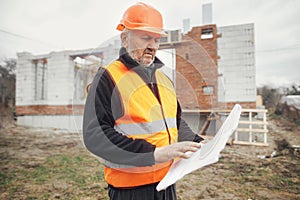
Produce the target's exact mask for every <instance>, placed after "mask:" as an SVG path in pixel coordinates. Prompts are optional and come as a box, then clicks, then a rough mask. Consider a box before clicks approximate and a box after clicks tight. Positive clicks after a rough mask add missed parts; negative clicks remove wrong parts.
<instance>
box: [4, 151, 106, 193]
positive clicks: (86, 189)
mask: <svg viewBox="0 0 300 200" xmlns="http://www.w3.org/2000/svg"><path fill="white" fill-rule="evenodd" d="M30 162H38V163H39V164H37V165H34V167H31V166H30ZM17 163H18V164H17ZM10 166H14V168H13V167H12V168H5V170H4V171H3V170H2V172H0V193H3V192H5V198H6V199H49V198H50V199H51V198H54V197H53V195H55V194H59V198H63V199H80V198H83V197H87V196H93V195H94V196H95V194H98V196H99V195H100V196H101V197H103V198H104V199H105V196H107V195H106V193H107V192H106V190H105V186H106V185H105V181H104V180H103V175H102V170H101V169H102V166H101V164H100V162H98V161H97V160H96V159H95V158H94V157H92V156H90V155H88V154H80V155H75V156H74V155H68V154H61V155H57V156H48V157H46V158H45V159H44V160H43V161H42V162H41V161H35V160H23V161H22V162H21V163H20V162H15V161H11V162H10ZM101 184H102V185H101ZM93 185H94V186H93ZM95 185H96V186H95ZM91 186H93V187H91ZM20 194H22V195H21V196H20Z"/></svg>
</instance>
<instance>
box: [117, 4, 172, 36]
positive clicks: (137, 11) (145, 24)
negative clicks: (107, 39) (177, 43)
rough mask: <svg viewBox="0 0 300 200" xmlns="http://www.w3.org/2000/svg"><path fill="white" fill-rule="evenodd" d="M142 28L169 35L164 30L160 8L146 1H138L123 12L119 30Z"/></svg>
mask: <svg viewBox="0 0 300 200" xmlns="http://www.w3.org/2000/svg"><path fill="white" fill-rule="evenodd" d="M124 28H126V29H129V30H142V31H147V32H151V33H157V34H160V35H161V36H167V34H166V33H165V32H164V31H163V19H162V16H161V14H160V12H159V11H158V10H156V9H155V8H153V7H152V6H149V5H147V4H145V3H141V2H139V3H136V4H135V5H133V6H131V7H129V8H128V9H127V10H126V11H125V13H124V14H123V18H122V20H121V21H120V24H119V25H118V26H117V30H119V31H123V30H124Z"/></svg>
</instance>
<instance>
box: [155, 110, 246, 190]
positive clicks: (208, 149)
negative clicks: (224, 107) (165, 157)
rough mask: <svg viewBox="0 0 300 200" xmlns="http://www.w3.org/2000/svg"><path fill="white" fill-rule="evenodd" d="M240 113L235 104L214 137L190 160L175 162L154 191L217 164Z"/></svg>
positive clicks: (236, 124)
mask: <svg viewBox="0 0 300 200" xmlns="http://www.w3.org/2000/svg"><path fill="white" fill-rule="evenodd" d="M241 111H242V107H241V106H240V105H238V104H236V105H235V106H234V107H233V109H232V111H231V112H230V114H229V115H228V117H227V118H226V120H225V122H224V123H223V125H222V126H221V128H220V129H219V131H218V132H217V134H216V135H215V137H214V138H213V139H212V140H210V141H209V142H207V143H205V144H203V145H202V147H201V148H200V149H199V150H198V151H196V152H194V153H193V154H192V155H191V157H190V158H188V159H179V160H177V161H175V162H174V163H173V164H172V166H171V167H170V169H169V171H168V173H167V174H166V176H165V177H164V178H163V180H161V182H160V183H159V184H158V185H157V187H156V190H157V191H160V190H164V189H166V188H167V187H168V186H170V185H172V184H174V183H175V182H176V181H177V180H179V179H181V178H182V177H183V176H185V175H186V174H188V173H191V172H192V171H195V170H196V169H199V168H201V167H204V166H207V165H210V164H213V163H215V162H217V161H218V160H219V156H220V152H221V151H222V150H223V149H224V148H225V145H226V142H227V141H228V139H229V137H230V136H231V134H232V133H233V132H234V130H235V129H236V128H237V126H238V123H239V119H240V115H241Z"/></svg>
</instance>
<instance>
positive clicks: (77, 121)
mask: <svg viewBox="0 0 300 200" xmlns="http://www.w3.org/2000/svg"><path fill="white" fill-rule="evenodd" d="M82 119H83V118H82V116H81V115H26V116H19V117H18V124H19V125H21V126H31V127H36V128H57V129H66V130H68V131H73V132H81V131H82Z"/></svg>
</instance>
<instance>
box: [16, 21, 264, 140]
mask: <svg viewBox="0 0 300 200" xmlns="http://www.w3.org/2000/svg"><path fill="white" fill-rule="evenodd" d="M254 44H255V42H254V24H243V25H234V26H226V27H217V26H216V25H215V24H209V25H203V26H198V27H193V28H192V29H191V30H189V31H187V32H186V33H182V31H181V30H173V31H168V36H167V37H165V38H161V45H160V50H161V51H160V53H158V56H159V55H162V58H161V60H163V61H165V60H166V62H167V63H168V65H166V67H165V68H164V69H163V70H165V72H166V74H167V75H168V76H169V77H170V78H171V79H172V81H173V82H174V85H175V88H176V92H177V94H178V99H179V101H180V103H181V106H182V109H183V111H184V118H185V119H186V120H187V121H189V124H190V125H191V127H192V129H193V130H194V131H195V132H200V133H205V132H209V129H210V130H211V131H212V132H215V130H216V129H217V128H218V124H217V121H216V120H214V122H215V123H214V124H213V125H212V123H206V122H207V119H215V118H212V117H211V113H216V112H215V111H216V110H219V111H221V110H223V111H225V110H230V109H231V108H232V107H233V105H234V104H236V103H239V104H240V105H241V106H242V107H243V108H244V109H254V108H256V85H255V47H254ZM119 48H120V41H119V40H118V39H116V40H114V41H113V42H112V43H110V44H107V45H106V46H104V47H101V48H95V49H87V50H75V51H61V52H51V53H49V54H45V55H32V54H31V53H28V52H22V53H18V55H17V56H18V62H17V76H16V77H17V78H16V80H17V81H16V114H17V116H18V119H17V121H18V124H19V125H26V126H36V127H53V128H63V129H68V130H73V131H74V130H81V124H82V111H83V107H84V101H85V97H86V86H87V84H89V83H90V82H91V81H92V78H93V75H94V74H95V73H96V71H97V69H98V68H99V67H100V66H103V65H106V64H108V63H109V62H110V61H112V60H113V59H116V58H117V57H118V51H119ZM220 113H221V112H220ZM208 116H210V117H209V118H208ZM210 121H211V120H210ZM205 123H206V124H205ZM207 124H209V125H210V127H209V126H208V125H207ZM203 127H205V129H203ZM264 129H266V128H264ZM252 140H253V139H252V137H251V141H252ZM264 142H265V141H264Z"/></svg>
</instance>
